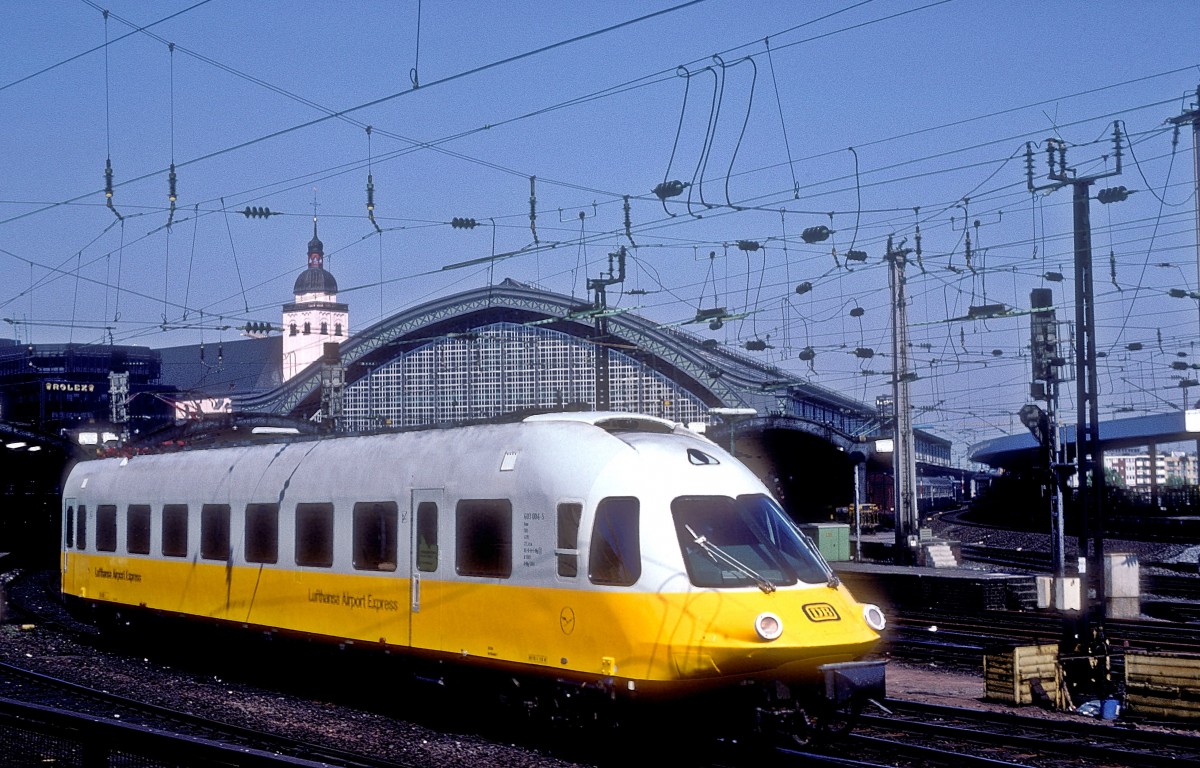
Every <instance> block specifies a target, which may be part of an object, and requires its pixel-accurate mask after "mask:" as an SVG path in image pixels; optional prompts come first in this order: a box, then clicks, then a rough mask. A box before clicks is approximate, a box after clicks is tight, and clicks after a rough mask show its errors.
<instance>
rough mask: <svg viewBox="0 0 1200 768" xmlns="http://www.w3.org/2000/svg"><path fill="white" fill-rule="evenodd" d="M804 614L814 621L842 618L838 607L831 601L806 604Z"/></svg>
mask: <svg viewBox="0 0 1200 768" xmlns="http://www.w3.org/2000/svg"><path fill="white" fill-rule="evenodd" d="M804 615H805V616H807V617H808V618H809V619H811V620H812V621H837V620H838V619H840V618H841V616H838V612H837V609H835V608H834V607H833V606H832V605H830V604H829V603H809V604H808V605H806V606H804Z"/></svg>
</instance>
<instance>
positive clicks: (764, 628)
mask: <svg viewBox="0 0 1200 768" xmlns="http://www.w3.org/2000/svg"><path fill="white" fill-rule="evenodd" d="M754 631H755V632H757V633H758V636H759V637H761V638H762V639H763V640H778V639H779V636H780V635H782V634H783V620H782V619H780V618H779V617H778V616H776V615H775V614H773V613H771V612H769V611H766V612H763V613H760V614H758V618H756V619H755V620H754Z"/></svg>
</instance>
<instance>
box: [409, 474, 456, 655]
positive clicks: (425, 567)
mask: <svg viewBox="0 0 1200 768" xmlns="http://www.w3.org/2000/svg"><path fill="white" fill-rule="evenodd" d="M442 499H443V492H442V489H441V488H420V489H414V490H413V492H412V506H411V507H410V509H411V513H412V514H411V518H410V519H411V521H412V526H411V537H410V539H409V546H410V553H409V567H410V573H409V578H410V579H411V582H410V590H409V598H410V599H409V643H410V645H412V647H413V648H427V649H431V650H434V649H438V648H440V647H441V629H440V627H441V620H440V616H439V605H440V604H441V602H442V592H443V590H444V584H443V581H442V578H441V575H442V574H444V573H445V568H447V567H448V566H449V565H450V563H447V562H445V557H444V556H443V553H442V550H441V549H440V547H439V541H440V539H444V538H446V536H447V535H448V533H449V532H448V531H447V530H446V525H445V524H444V522H443V520H442V515H443V512H442V507H443V501H442Z"/></svg>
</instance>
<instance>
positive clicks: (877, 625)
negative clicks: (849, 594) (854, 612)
mask: <svg viewBox="0 0 1200 768" xmlns="http://www.w3.org/2000/svg"><path fill="white" fill-rule="evenodd" d="M863 621H865V622H867V626H868V627H870V628H871V629H873V630H875V631H876V632H882V631H883V628H884V627H886V626H887V618H885V617H884V615H883V611H881V610H879V606H878V605H869V604H868V605H864V606H863Z"/></svg>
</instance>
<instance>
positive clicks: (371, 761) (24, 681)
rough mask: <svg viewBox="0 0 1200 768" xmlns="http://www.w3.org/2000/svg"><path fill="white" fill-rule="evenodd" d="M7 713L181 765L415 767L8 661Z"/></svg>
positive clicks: (52, 757)
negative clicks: (241, 724)
mask: <svg viewBox="0 0 1200 768" xmlns="http://www.w3.org/2000/svg"><path fill="white" fill-rule="evenodd" d="M0 710H2V711H3V712H5V713H6V714H7V715H8V716H9V717H10V718H18V717H19V718H21V719H25V720H29V719H30V718H36V717H37V716H40V717H41V718H43V719H44V720H45V721H47V722H50V723H58V724H59V725H60V726H62V727H67V728H69V729H70V730H72V731H74V732H75V733H76V734H77V736H78V738H79V740H81V741H82V742H83V744H84V745H85V746H86V747H87V748H88V749H90V750H93V751H94V750H96V749H97V748H98V747H97V744H96V743H95V741H94V740H95V739H96V738H100V739H101V742H102V743H108V744H109V745H110V747H111V750H112V751H114V752H116V751H124V752H128V751H129V748H128V746H127V745H128V744H129V743H131V742H132V743H138V744H142V745H143V748H144V749H145V750H146V751H147V752H149V754H148V755H146V756H145V757H147V758H148V759H151V760H154V759H156V758H159V757H161V756H163V755H166V756H173V758H172V762H170V763H165V764H171V765H174V764H178V763H179V761H180V756H187V755H189V753H191V754H194V756H195V759H194V761H193V760H192V758H189V757H184V758H183V760H184V761H185V762H186V764H188V765H230V764H231V763H230V762H229V760H230V759H231V757H237V756H239V755H244V756H245V758H244V762H242V761H237V762H234V763H232V764H237V765H243V764H245V765H256V766H259V765H261V766H268V765H312V766H318V765H319V766H345V767H346V768H351V767H353V768H409V766H408V765H407V764H404V763H397V762H393V761H388V760H380V759H376V758H373V757H371V756H369V755H364V754H360V753H356V752H350V751H347V750H342V749H337V748H332V747H329V746H326V745H321V744H314V743H306V742H301V741H296V740H294V739H291V738H284V737H281V736H277V735H273V734H270V733H264V732H262V731H257V730H252V729H248V728H242V727H239V726H235V725H230V724H228V723H223V722H220V721H217V720H213V719H210V718H206V717H201V716H197V715H194V714H191V713H189V712H183V711H180V710H177V709H169V708H166V707H160V706H156V705H152V704H147V703H145V702H141V701H137V700H135V699H131V698H128V697H125V696H119V695H116V694H112V693H109V692H107V691H101V690H97V689H95V688H89V687H87V686H83V685H79V684H77V683H73V682H70V681H67V680H62V679H59V678H55V677H52V676H49V675H43V674H40V673H37V672H32V671H30V670H27V669H23V668H21V667H17V666H14V665H12V664H8V663H3V662H0ZM68 715H69V717H68ZM85 737H86V739H87V740H85ZM15 741H16V740H15V739H14V742H15ZM72 741H74V740H73V739H70V738H67V739H64V742H66V743H65V744H63V745H55V746H52V747H49V748H44V749H43V751H45V752H46V754H43V755H42V762H43V763H47V764H48V763H51V762H55V761H57V760H58V759H60V757H59V755H58V753H59V752H60V751H62V750H64V749H65V750H66V751H68V752H69V751H72V750H73V749H74V745H72V744H71V743H70V742H72ZM23 751H29V749H28V748H23ZM103 764H107V762H106V763H103ZM139 764H140V763H139ZM151 764H153V763H151Z"/></svg>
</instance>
